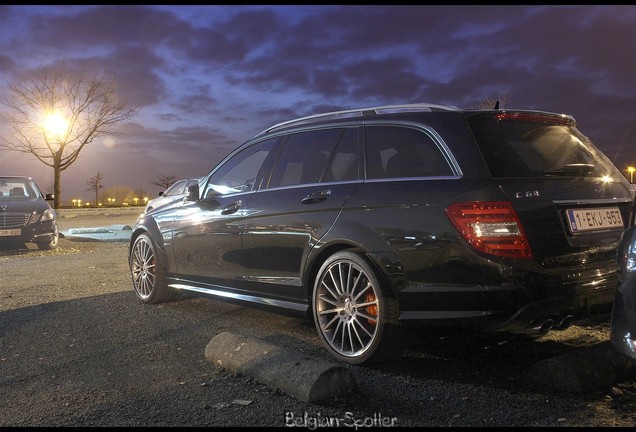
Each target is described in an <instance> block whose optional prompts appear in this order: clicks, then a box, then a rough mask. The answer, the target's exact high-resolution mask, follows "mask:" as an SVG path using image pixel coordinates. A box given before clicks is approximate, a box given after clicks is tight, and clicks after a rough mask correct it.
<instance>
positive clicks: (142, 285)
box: [129, 233, 174, 303]
mask: <svg viewBox="0 0 636 432" xmlns="http://www.w3.org/2000/svg"><path fill="white" fill-rule="evenodd" d="M129 265H130V276H131V278H132V283H133V288H134V290H135V294H137V297H139V298H140V299H141V300H142V301H144V302H145V303H161V302H165V301H168V300H171V299H172V297H173V296H174V290H172V289H171V288H169V287H168V286H167V284H166V280H165V272H166V268H165V264H164V263H163V260H162V259H161V257H160V256H159V255H158V254H157V251H156V247H155V245H154V243H153V242H152V239H151V238H150V236H149V235H148V234H146V233H142V234H140V235H139V237H137V239H136V240H135V242H134V243H133V245H132V247H131V248H130V256H129Z"/></svg>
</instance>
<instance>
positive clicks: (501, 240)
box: [129, 104, 634, 364]
mask: <svg viewBox="0 0 636 432" xmlns="http://www.w3.org/2000/svg"><path fill="white" fill-rule="evenodd" d="M633 200H634V190H633V189H632V187H631V185H630V184H629V182H628V181H627V179H626V178H625V176H624V175H623V174H622V173H621V172H620V171H619V170H618V169H617V168H616V166H615V165H614V164H613V163H612V162H611V161H610V160H609V159H608V158H607V157H606V156H605V155H604V154H603V153H602V152H601V151H599V150H598V149H597V148H596V147H595V146H594V145H593V144H592V142H591V141H590V140H589V139H588V138H587V137H586V136H585V135H583V134H582V133H581V132H580V131H579V130H578V129H577V127H576V122H575V120H574V118H573V117H571V116H568V115H563V114H555V113H550V112H540V111H529V110H512V109H492V110H461V109H457V108H454V107H447V106H439V105H429V104H415V105H398V106H380V107H370V108H362V109H355V110H347V111H339V112H332V113H325V114H318V115H312V116H309V117H303V118H299V119H296V120H291V121H287V122H284V123H280V124H278V125H275V126H272V127H270V128H269V129H266V130H264V131H263V132H261V133H260V134H258V135H257V136H255V137H254V138H252V139H251V140H249V141H248V142H246V143H244V144H242V145H241V146H239V147H238V148H237V149H236V150H235V151H233V152H232V153H231V154H229V155H228V156H227V157H226V158H225V159H224V160H222V161H221V162H220V163H219V164H218V165H216V166H215V167H214V168H213V169H212V170H211V171H210V172H209V173H208V174H207V175H206V176H205V177H203V178H201V180H200V181H199V183H198V184H197V185H194V186H190V187H189V188H188V191H187V193H186V196H185V198H184V199H183V200H179V201H178V202H176V203H174V204H171V205H168V206H166V207H162V208H160V209H156V210H152V211H150V212H148V213H147V214H143V215H141V216H140V217H139V219H138V220H137V222H136V224H135V226H134V228H133V234H132V238H131V242H130V247H129V264H130V272H131V277H132V282H133V288H134V291H135V293H136V294H137V296H138V297H139V299H141V301H143V302H146V303H159V302H163V301H167V300H170V299H173V298H174V295H175V293H177V292H190V293H194V294H196V295H209V296H213V297H215V298H219V299H223V300H230V301H242V302H248V303H251V304H253V305H254V306H257V305H263V306H271V307H274V308H276V309H277V310H278V311H281V312H282V311H286V312H298V313H300V314H306V316H307V317H308V318H311V319H312V320H313V321H314V322H315V325H316V329H317V331H318V334H319V335H320V338H321V340H322V342H323V343H324V346H325V347H326V349H327V350H328V351H329V352H330V353H331V355H332V356H333V357H335V358H337V359H339V360H340V361H343V362H346V363H349V364H361V363H367V362H371V361H377V360H384V359H387V358H388V357H390V356H392V355H395V354H396V353H399V352H400V351H399V350H398V349H397V348H398V344H399V343H400V339H401V335H403V334H404V333H403V331H404V329H405V328H409V332H412V330H411V329H410V328H411V327H412V328H415V329H417V328H418V327H420V326H421V325H424V326H426V328H430V326H442V327H444V328H448V329H455V330H458V329H459V330H463V331H466V330H474V331H480V332H507V333H522V334H537V335H541V334H545V333H546V332H548V331H550V330H552V329H555V330H559V329H564V328H566V327H567V326H568V325H570V323H571V322H572V321H573V320H577V319H580V318H583V317H587V316H589V315H591V314H595V313H608V312H609V311H610V310H611V306H612V302H613V299H614V294H615V291H616V287H617V273H618V264H617V262H616V260H615V256H616V249H617V245H618V241H619V239H620V237H621V233H622V232H623V231H624V230H625V229H626V228H627V225H628V224H629V223H628V221H630V212H631V208H632V201H633ZM416 324H417V325H416Z"/></svg>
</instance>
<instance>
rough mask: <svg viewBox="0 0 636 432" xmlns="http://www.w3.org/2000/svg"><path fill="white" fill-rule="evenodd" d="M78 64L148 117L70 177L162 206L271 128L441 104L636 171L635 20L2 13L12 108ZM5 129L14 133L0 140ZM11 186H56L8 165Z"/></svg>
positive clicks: (601, 14) (44, 9) (0, 154)
mask: <svg viewBox="0 0 636 432" xmlns="http://www.w3.org/2000/svg"><path fill="white" fill-rule="evenodd" d="M59 61H64V62H65V63H66V64H67V65H70V66H72V67H78V68H86V67H91V68H98V69H99V70H100V71H101V72H103V73H104V74H106V75H112V76H113V77H114V78H115V79H116V80H117V83H118V85H119V89H120V92H121V95H122V97H124V98H125V99H126V100H127V101H128V102H129V103H130V104H131V105H135V106H139V107H140V111H139V113H138V114H137V115H136V116H135V117H133V118H132V119H131V120H130V121H128V122H126V123H124V124H121V125H120V129H121V131H122V132H124V133H125V136H122V137H117V138H116V139H104V140H99V141H95V142H93V143H92V144H91V145H90V147H87V148H86V149H85V150H83V151H82V156H81V157H80V159H79V160H78V161H77V162H76V163H75V164H74V165H73V166H72V167H71V168H70V169H69V170H67V171H65V172H64V173H63V174H62V199H63V200H65V201H67V200H70V199H71V198H82V199H84V200H85V201H86V200H88V199H90V198H91V196H92V193H91V192H88V191H86V188H87V186H86V181H87V180H88V179H89V178H90V177H93V176H94V175H95V174H96V173H97V172H100V173H102V174H104V180H103V182H104V185H105V187H106V188H108V187H115V186H130V187H132V188H135V189H139V188H141V189H144V190H145V191H148V193H149V194H150V195H153V196H154V195H156V193H157V192H158V191H159V188H158V187H156V186H153V185H152V184H151V181H154V180H156V179H157V178H158V177H159V176H161V175H175V176H177V177H189V176H201V175H204V174H206V173H207V172H208V171H209V170H210V169H211V168H212V166H213V165H214V164H215V163H216V162H218V161H219V160H220V159H221V158H222V157H223V156H225V155H226V154H227V153H228V152H229V151H230V150H231V149H233V148H234V147H236V146H237V145H239V144H240V143H242V142H244V141H245V140H247V139H249V138H250V137H252V136H253V135H255V134H256V133H258V132H260V131H261V130H262V129H264V128H266V127H268V126H270V125H271V124H273V123H277V122H280V121H284V120H288V119H290V118H293V117H298V116H304V115H309V114H313V113H317V112H322V111H331V110H341V109H346V108H355V107H361V106H371V105H383V104H399V103H419V102H430V103H436V104H449V105H454V106H457V107H461V108H474V107H476V106H477V105H478V104H479V103H480V102H481V101H483V100H484V99H497V98H498V97H503V98H505V99H507V101H508V103H507V106H508V107H510V108H528V109H544V110H548V111H553V112H559V113H567V114H571V115H573V116H574V117H575V118H576V119H577V121H578V125H579V128H580V129H581V130H582V131H583V133H585V134H586V135H588V136H589V137H590V138H591V139H592V140H593V141H594V142H595V143H596V144H597V146H598V147H600V148H601V149H602V150H603V151H604V152H605V153H606V154H607V155H608V156H609V157H610V158H611V159H612V160H614V162H615V163H616V164H617V166H618V167H619V168H621V169H622V170H623V171H624V172H625V168H626V167H627V166H628V165H630V164H631V165H634V164H636V6H598V5H595V6H463V5H451V6H264V5H263V6H261V5H253V6H163V5H162V6H0V84H1V85H0V97H2V96H4V92H5V91H6V88H7V85H8V84H10V83H15V82H19V81H21V80H23V79H24V76H25V75H26V73H27V72H28V71H29V70H32V69H37V68H39V67H40V66H42V65H49V64H53V63H55V62H59ZM2 129H5V130H6V126H4V125H2V124H0V133H2ZM0 174H27V175H31V176H32V177H34V178H35V179H36V181H37V182H38V183H39V184H40V186H41V187H42V188H43V189H46V190H50V191H52V186H53V180H52V179H53V173H52V170H51V169H50V168H48V167H45V166H44V165H42V164H41V163H39V162H37V161H35V159H34V158H33V157H32V156H31V157H27V156H25V155H20V154H17V153H9V152H7V151H0Z"/></svg>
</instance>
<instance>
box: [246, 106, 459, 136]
mask: <svg viewBox="0 0 636 432" xmlns="http://www.w3.org/2000/svg"><path fill="white" fill-rule="evenodd" d="M433 110H440V111H456V110H458V108H457V107H454V106H449V105H436V104H429V103H417V104H403V105H379V106H374V107H367V108H355V109H349V110H344V111H332V112H327V113H321V114H313V115H310V116H306V117H300V118H297V119H293V120H288V121H284V122H282V123H278V124H275V125H274V126H271V127H269V128H267V129H265V130H264V131H262V132H261V133H259V134H258V135H257V136H260V135H264V134H267V133H269V132H271V131H273V130H275V129H279V128H281V127H284V126H291V125H293V124H302V123H310V122H312V121H316V120H320V119H322V120H328V119H336V118H347V117H362V116H364V115H369V114H390V113H399V112H417V111H428V112H430V111H433Z"/></svg>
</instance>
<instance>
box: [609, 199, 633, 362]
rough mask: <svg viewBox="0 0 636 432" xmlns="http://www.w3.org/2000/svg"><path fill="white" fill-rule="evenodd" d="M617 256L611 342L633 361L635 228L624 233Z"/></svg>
mask: <svg viewBox="0 0 636 432" xmlns="http://www.w3.org/2000/svg"><path fill="white" fill-rule="evenodd" d="M634 213H636V203H635V210H634V212H633V213H632V215H634ZM633 218H634V216H632V223H633ZM616 257H617V260H618V264H619V265H620V273H619V282H618V289H617V290H616V298H615V300H614V306H613V309H612V317H611V320H610V340H611V342H612V345H613V346H614V348H615V349H616V350H618V351H619V352H620V353H622V354H624V355H625V356H627V357H628V358H630V359H633V360H636V226H634V225H633V226H632V227H630V228H628V229H627V230H625V232H624V234H623V237H622V239H621V242H620V245H619V247H618V252H617V254H616Z"/></svg>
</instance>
